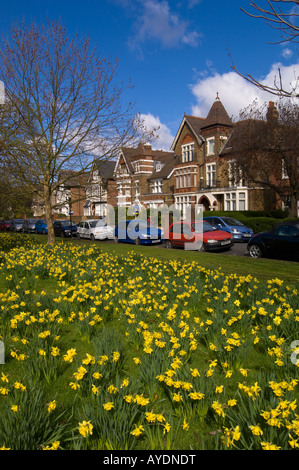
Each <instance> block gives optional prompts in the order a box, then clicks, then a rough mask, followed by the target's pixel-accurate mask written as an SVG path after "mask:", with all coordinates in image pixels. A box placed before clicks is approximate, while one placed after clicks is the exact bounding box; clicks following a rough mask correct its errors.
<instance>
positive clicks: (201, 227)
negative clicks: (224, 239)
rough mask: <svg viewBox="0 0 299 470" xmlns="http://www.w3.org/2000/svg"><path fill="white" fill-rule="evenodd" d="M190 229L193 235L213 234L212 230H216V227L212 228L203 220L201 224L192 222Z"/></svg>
mask: <svg viewBox="0 0 299 470" xmlns="http://www.w3.org/2000/svg"><path fill="white" fill-rule="evenodd" d="M191 227H192V229H193V230H194V232H195V233H202V232H213V230H217V228H216V227H213V225H211V224H210V223H209V222H206V221H205V220H204V221H202V222H193V223H192V224H191Z"/></svg>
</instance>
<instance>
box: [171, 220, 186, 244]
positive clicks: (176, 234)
mask: <svg viewBox="0 0 299 470" xmlns="http://www.w3.org/2000/svg"><path fill="white" fill-rule="evenodd" d="M169 239H170V240H171V243H172V245H173V246H177V247H182V246H183V245H184V243H183V239H182V224H181V222H175V223H173V224H172V226H171V227H170V230H169Z"/></svg>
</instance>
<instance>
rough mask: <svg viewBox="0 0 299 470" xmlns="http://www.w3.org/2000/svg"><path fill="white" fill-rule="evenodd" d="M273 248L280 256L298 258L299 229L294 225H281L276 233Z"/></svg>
mask: <svg viewBox="0 0 299 470" xmlns="http://www.w3.org/2000/svg"><path fill="white" fill-rule="evenodd" d="M272 250H273V252H275V254H277V255H278V256H282V257H288V258H289V257H290V258H293V257H294V258H296V257H298V250H299V230H298V228H297V227H295V226H294V225H281V226H280V227H278V228H277V229H276V231H275V233H274V237H273V242H272Z"/></svg>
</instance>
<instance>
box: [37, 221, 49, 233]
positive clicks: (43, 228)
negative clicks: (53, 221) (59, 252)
mask: <svg viewBox="0 0 299 470" xmlns="http://www.w3.org/2000/svg"><path fill="white" fill-rule="evenodd" d="M35 232H36V233H42V234H43V235H46V234H47V233H48V227H47V223H46V221H45V220H37V221H36V224H35Z"/></svg>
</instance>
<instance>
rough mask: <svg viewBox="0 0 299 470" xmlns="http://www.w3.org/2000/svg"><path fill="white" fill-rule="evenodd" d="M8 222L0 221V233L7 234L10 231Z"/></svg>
mask: <svg viewBox="0 0 299 470" xmlns="http://www.w3.org/2000/svg"><path fill="white" fill-rule="evenodd" d="M10 223H11V222H10V220H0V231H1V232H8V230H9V229H10Z"/></svg>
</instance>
